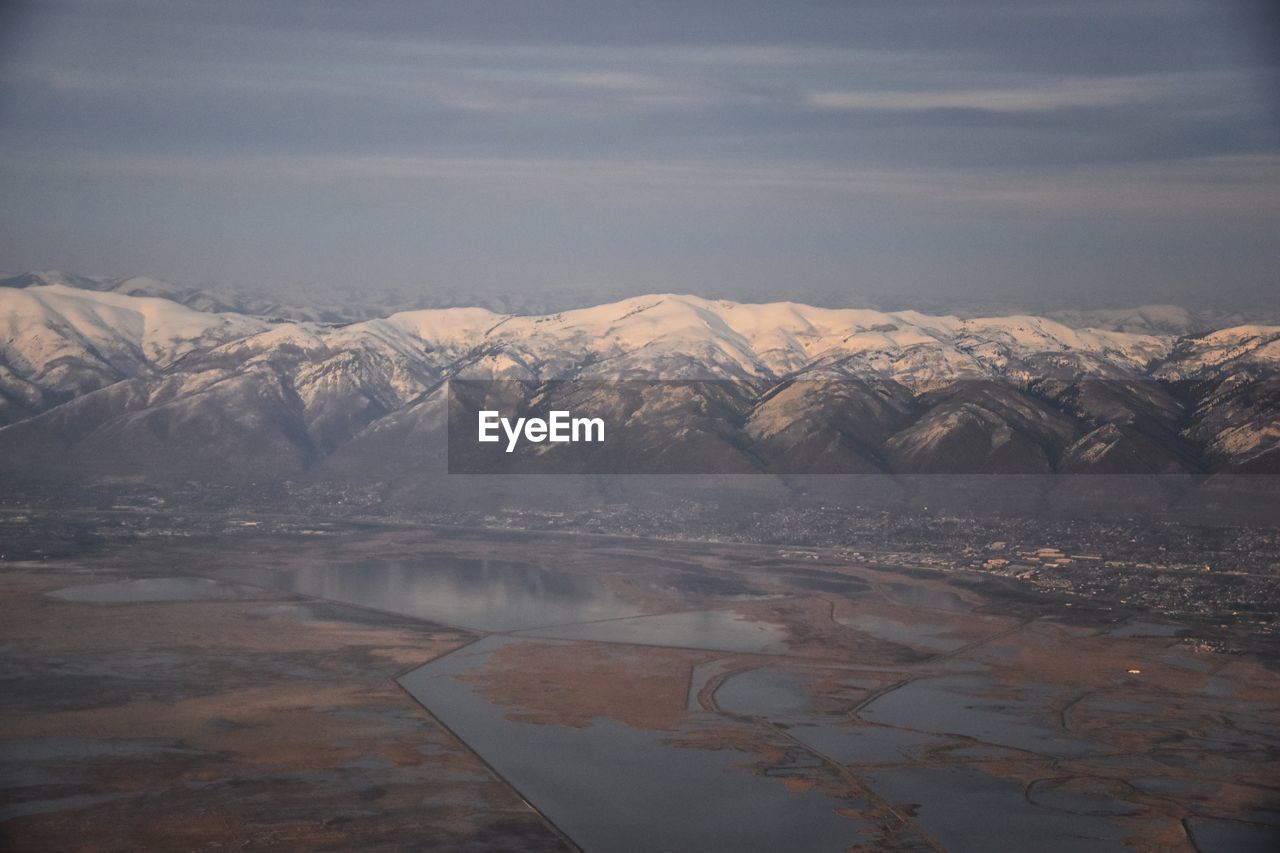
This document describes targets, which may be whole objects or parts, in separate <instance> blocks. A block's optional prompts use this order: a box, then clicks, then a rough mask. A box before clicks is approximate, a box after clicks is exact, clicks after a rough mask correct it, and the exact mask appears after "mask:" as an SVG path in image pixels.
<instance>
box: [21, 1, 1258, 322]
mask: <svg viewBox="0 0 1280 853" xmlns="http://www.w3.org/2000/svg"><path fill="white" fill-rule="evenodd" d="M1272 6H1273V4H1271V3H1268V2H1259V3H1255V4H1244V3H1234V2H1227V0H1221V2H1191V1H1190V0H1101V2H1090V0H1052V2H1040V1H1039V0H991V2H957V0H938V2H919V3H917V2H909V1H908V0H886V2H855V0H846V2H791V0H788V2H778V0H767V2H756V0H724V2H720V0H717V1H716V2H697V0H682V2H670V3H641V2H638V0H637V2H618V3H615V2H610V0H584V2H562V1H561V0H556V1H555V2H534V0H515V1H514V2H481V0H476V1H475V2H456V3H452V2H451V3H443V2H440V3H430V2H420V0H400V2H369V0H366V2H351V3H336V2H327V3H320V2H315V1H314V0H293V2H263V1H262V0H220V1H219V2H212V3H211V2H205V0H199V1H198V2H183V0H119V2H117V1H116V0H85V2H57V1H56V0H50V2H38V3H30V4H22V3H19V4H18V5H16V6H15V5H14V4H12V3H8V4H5V5H4V6H3V8H4V10H5V11H4V12H3V13H0V29H2V32H0V56H2V57H3V60H0V192H2V193H3V196H4V204H3V205H2V206H0V269H6V270H8V271H13V272H16V271H21V270H26V269H33V268H34V269H47V268H60V269H66V270H70V271H79V272H86V273H90V274H95V273H96V274H115V275H124V274H138V273H141V274H149V275H153V276H158V277H167V278H172V279H176V280H179V281H183V282H185V283H191V284H195V283H200V282H206V281H218V282H228V283H238V284H257V283H262V284H264V285H280V284H289V285H297V284H299V283H303V284H306V283H315V284H317V285H321V286H326V287H338V286H340V287H350V288H352V289H374V290H378V289H385V288H387V287H396V288H404V287H413V288H422V289H436V290H446V291H449V292H454V293H457V292H462V293H467V292H497V291H504V290H510V291H516V290H520V291H529V292H537V291H550V290H564V289H566V288H573V289H579V290H584V291H587V292H589V293H593V294H596V293H598V294H600V295H601V296H605V295H615V294H619V293H623V292H647V291H662V290H675V291H688V292H701V293H709V294H714V295H732V296H736V297H739V298H751V299H760V298H770V297H774V298H777V297H781V296H789V297H790V296H797V295H799V296H811V297H812V298H815V299H818V298H822V299H824V300H826V301H844V302H846V303H850V304H857V303H859V302H860V301H866V300H869V299H871V298H873V297H876V298H879V299H880V301H881V302H883V301H884V297H885V295H886V294H889V295H890V298H891V299H892V298H900V299H901V301H902V302H904V303H907V302H911V301H913V300H914V301H920V302H928V301H930V300H933V301H934V302H935V303H936V301H937V300H940V299H941V300H944V301H945V300H949V299H955V300H960V301H965V300H980V301H1011V302H1015V303H1020V304H1036V303H1040V302H1046V301H1047V302H1049V303H1051V304H1061V305H1068V306H1070V305H1078V306H1092V305H1098V304H1116V303H1136V302H1151V301H1181V302H1191V303H1196V302H1199V303H1206V302H1207V303H1209V304H1213V303H1214V302H1221V303H1224V304H1226V303H1231V304H1246V303H1249V302H1253V301H1258V300H1274V298H1275V295H1276V291H1278V290H1280V286H1278V285H1280V272H1278V271H1280V58H1278V56H1277V53H1276V52H1275V49H1274V48H1273V47H1272V46H1273V45H1276V44H1280V27H1278V26H1277V18H1276V16H1275V15H1274V14H1273V13H1269V12H1267V11H1265V10H1267V9H1270V8H1272Z"/></svg>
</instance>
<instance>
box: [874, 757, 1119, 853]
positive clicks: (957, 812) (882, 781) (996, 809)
mask: <svg viewBox="0 0 1280 853" xmlns="http://www.w3.org/2000/svg"><path fill="white" fill-rule="evenodd" d="M869 776H870V779H871V784H872V787H874V788H875V789H876V791H877V792H878V793H879V794H881V795H882V796H884V797H886V798H888V799H889V800H890V801H891V802H895V803H916V804H918V808H917V809H916V813H915V814H916V820H917V821H919V822H920V824H921V825H922V826H923V827H924V829H925V831H926V832H928V833H929V834H930V835H932V836H933V837H934V838H935V839H937V841H938V842H939V843H940V844H941V845H942V846H943V847H944V848H945V849H946V850H948V851H951V853H965V851H974V853H988V851H991V850H1038V851H1046V853H1068V851H1071V853H1074V851H1080V853H1090V851H1097V850H1126V849H1130V848H1129V847H1128V846H1127V845H1126V844H1125V836H1126V835H1128V834H1129V833H1130V832H1132V831H1133V826H1132V824H1129V825H1124V824H1121V823H1119V822H1116V821H1113V820H1109V819H1108V818H1107V817H1103V816H1097V815H1089V814H1078V813H1076V814H1071V813H1065V812H1057V811H1054V810H1051V809H1046V808H1041V807H1039V806H1035V805H1032V804H1031V803H1029V802H1028V801H1027V799H1026V796H1025V795H1024V787H1023V785H1022V784H1021V783H1020V782H1018V781H1017V780H1014V779H1004V778H1000V777H997V776H992V775H989V774H987V773H983V772H982V771H981V770H978V769H973V768H968V767H957V766H943V767H908V768H900V769H892V770H882V771H871V772H870V773H869Z"/></svg>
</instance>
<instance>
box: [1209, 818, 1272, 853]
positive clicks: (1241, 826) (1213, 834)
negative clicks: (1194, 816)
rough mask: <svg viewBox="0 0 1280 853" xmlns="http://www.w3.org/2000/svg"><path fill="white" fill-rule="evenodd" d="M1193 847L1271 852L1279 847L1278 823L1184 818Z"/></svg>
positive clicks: (1212, 852) (1223, 852)
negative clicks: (1275, 824) (1188, 819)
mask: <svg viewBox="0 0 1280 853" xmlns="http://www.w3.org/2000/svg"><path fill="white" fill-rule="evenodd" d="M1187 823H1188V827H1189V829H1190V831H1191V837H1192V838H1193V839H1195V842H1196V849H1197V850H1200V851H1202V853H1275V851H1276V850H1280V826H1263V825H1260V824H1251V823H1240V822H1238V821H1234V820H1191V821H1188V822H1187Z"/></svg>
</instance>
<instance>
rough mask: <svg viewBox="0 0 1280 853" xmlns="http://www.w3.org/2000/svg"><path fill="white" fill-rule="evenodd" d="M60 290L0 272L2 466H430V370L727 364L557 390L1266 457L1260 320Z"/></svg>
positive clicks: (1116, 453) (784, 415)
mask: <svg viewBox="0 0 1280 853" xmlns="http://www.w3.org/2000/svg"><path fill="white" fill-rule="evenodd" d="M124 281H129V280H124ZM73 284H75V282H70V283H68V281H57V282H55V283H43V281H42V280H40V279H32V280H31V281H27V282H26V283H25V286H10V287H4V288H0V419H2V420H0V425H3V424H5V423H8V424H9V426H5V427H3V428H0V471H8V472H20V473H22V474H23V476H24V477H26V478H27V479H30V480H39V479H40V478H41V477H43V476H45V475H46V474H49V473H50V472H52V471H54V470H61V471H63V472H64V473H68V472H69V476H74V475H75V472H77V471H78V472H81V473H82V475H83V476H85V477H91V476H107V475H111V474H120V473H122V472H125V471H128V472H130V473H132V474H135V475H143V476H155V477H195V478H201V477H208V478H214V479H233V480H242V479H253V478H255V477H264V476H284V475H286V474H287V475H289V476H296V475H301V474H306V473H310V474H314V475H317V476H323V475H328V474H333V475H340V476H343V477H347V478H359V477H362V476H363V477H369V478H376V479H388V478H394V477H397V476H398V477H412V476H425V475H424V474H423V469H422V468H421V467H420V466H412V465H409V466H406V465H403V464H399V463H398V462H397V458H396V457H397V453H398V452H399V453H409V454H410V455H412V456H414V457H421V458H422V459H429V460H431V461H432V465H433V466H434V470H436V471H438V470H439V463H440V460H441V459H442V457H441V455H440V449H439V448H430V449H428V450H426V451H425V452H422V453H419V448H417V447H416V446H415V447H413V448H412V449H409V448H407V447H406V443H416V442H441V441H443V405H442V404H441V403H440V400H441V396H440V395H441V394H442V393H443V392H442V390H441V389H442V387H443V383H445V382H446V381H447V380H448V379H449V378H451V377H459V378H481V379H515V380H526V381H531V382H534V383H537V382H541V381H545V380H548V379H555V378H573V379H584V380H587V379H589V380H617V379H658V378H660V379H717V380H733V381H735V382H737V383H738V385H736V386H735V387H734V388H733V390H732V391H731V392H729V393H725V394H719V393H716V394H712V395H710V396H708V395H707V394H705V393H703V394H695V395H692V396H690V395H688V394H687V393H685V392H679V393H677V391H675V390H674V386H673V388H672V389H667V391H666V392H665V396H663V394H661V393H659V392H653V393H650V394H648V395H647V396H644V395H641V396H636V395H634V394H630V393H623V392H622V391H621V390H620V389H611V388H610V387H609V386H597V391H596V392H595V393H596V395H597V396H596V398H595V399H593V400H591V401H590V402H587V401H582V400H580V401H578V402H579V403H580V404H581V405H589V406H594V407H600V410H605V411H609V412H611V415H612V416H614V417H620V418H630V419H633V420H637V421H641V422H643V423H644V424H646V425H647V426H648V427H649V429H648V430H647V432H646V433H645V434H644V437H643V438H642V439H639V440H640V442H641V443H640V444H639V445H638V446H636V447H635V448H633V450H634V452H635V453H637V454H641V455H648V456H653V457H655V458H657V457H661V458H665V459H669V460H670V461H671V464H673V465H676V464H679V462H680V460H681V459H685V460H686V461H694V462H697V461H701V462H702V463H704V464H705V460H707V459H719V460H722V462H723V465H724V466H725V470H735V471H770V470H790V471H794V470H809V471H842V472H886V471H887V472H891V473H911V472H917V473H919V472H925V473H933V472H953V473H955V472H963V473H974V472H1006V473H1007V472H1020V473H1021V472H1054V471H1060V472H1072V473H1095V472H1105V473H1123V472H1129V471H1134V472H1144V473H1150V472H1155V473H1166V472H1213V471H1243V472H1271V471H1276V470H1280V452H1277V447H1278V446H1280V428H1278V427H1277V423H1280V415H1278V413H1280V392H1277V386H1276V382H1277V378H1276V377H1277V368H1278V367H1280V328H1278V327H1268V326H1256V325H1255V326H1242V327H1236V328H1231V329H1221V330H1216V331H1213V332H1210V333H1207V334H1204V335H1182V336H1178V335H1174V334H1138V333H1132V332H1117V331H1108V330H1100V329H1077V328H1072V327H1069V326H1067V325H1064V324H1063V323H1060V322H1057V321H1054V320H1051V319H1047V318H1044V317H1035V316H1021V315H1020V316H1010V317H984V318H971V319H961V318H958V317H953V316H930V315H925V314H920V313H917V312H913V311H900V312H880V311H870V310H854V309H826V308H815V307H813V306H808V305H802V304H798V303H785V302H784V303H773V304H761V305H749V304H740V303H733V302H726V301H723V300H707V299H701V298H699V297H693V296H681V295H675V294H655V295H647V296H638V297H633V298H629V299H625V300H621V301H619V302H614V303H608V304H604V305H598V306H594V307H591V308H583V309H578V310H574V311H565V312H561V313H557V314H551V315H545V316H512V315H502V314H497V313H494V312H492V311H488V310H486V309H483V308H448V309H433V310H422V311H410V312H402V313H397V314H392V315H391V316H389V317H386V318H384V319H374V320H367V321H362V322H358V323H352V324H348V325H343V326H332V325H328V324H321V323H312V322H286V321H275V322H272V321H268V320H264V319H262V318H259V317H250V316H246V315H242V314H236V313H230V312H221V313H218V312H212V311H201V310H195V309H194V308H191V307H188V306H185V305H182V304H179V303H177V302H175V301H172V300H169V299H163V298H159V297H155V296H132V295H127V294H125V293H121V292H118V290H91V289H85V288H83V287H79V286H72V285H73ZM139 286H140V285H139ZM117 287H127V286H126V285H125V284H124V283H123V282H118V283H117ZM143 289H146V288H143ZM152 289H154V288H152ZM682 395H683V396H682ZM672 436H680V440H679V441H674V442H673V441H672Z"/></svg>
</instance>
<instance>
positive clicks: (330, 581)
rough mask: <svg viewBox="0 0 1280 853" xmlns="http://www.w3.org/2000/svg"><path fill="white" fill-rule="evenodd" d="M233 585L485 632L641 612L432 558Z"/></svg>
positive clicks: (595, 588) (487, 565)
mask: <svg viewBox="0 0 1280 853" xmlns="http://www.w3.org/2000/svg"><path fill="white" fill-rule="evenodd" d="M233 576H234V577H237V578H241V579H245V580H251V581H253V582H255V583H261V584H263V585H269V586H272V587H275V588H278V589H285V590H288V591H290V592H296V593H301V594H303V595H313V596H317V597H320V598H327V599H330V600H332V601H341V602H344V603H346V604H357V605H360V606H362V607H371V608H373V609H375V610H385V611H388V612H390V613H400V614H403V615H405V616H414V617H418V618H421V619H429V620H432V621H434V622H441V623H444V624H448V625H457V626H461V627H464V628H475V629H477V630H482V631H511V630H516V629H520V628H534V627H537V626H539V625H557V624H561V623H567V622H582V621H588V620H592V619H614V618H617V617H619V616H632V615H635V614H637V613H639V612H640V611H639V610H638V609H637V608H635V607H633V606H632V605H630V604H627V603H626V602H624V601H622V600H621V599H619V598H618V597H616V596H615V595H614V594H613V593H612V591H610V590H609V589H608V588H607V587H606V586H605V585H604V584H602V583H600V582H599V581H598V580H596V579H595V578H591V577H587V576H584V575H577V574H571V573H568V572H556V571H552V570H549V569H544V568H542V567H540V566H535V565H532V564H528V563H510V562H498V561H492V560H469V559H459V558H453V557H431V558H429V559H417V560H368V561H365V562H363V563H360V564H358V565H349V566H310V567H307V568H302V569H291V570H287V571H280V572H271V571H260V570H240V571H237V572H235V573H233Z"/></svg>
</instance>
